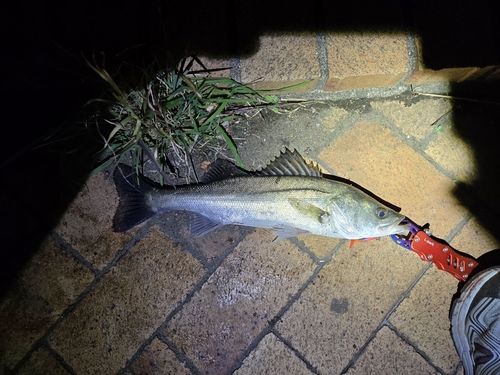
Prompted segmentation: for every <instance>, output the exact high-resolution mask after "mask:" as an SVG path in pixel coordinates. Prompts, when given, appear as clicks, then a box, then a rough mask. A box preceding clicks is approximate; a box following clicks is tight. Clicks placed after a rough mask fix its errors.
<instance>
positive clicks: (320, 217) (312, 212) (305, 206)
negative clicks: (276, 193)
mask: <svg viewBox="0 0 500 375" xmlns="http://www.w3.org/2000/svg"><path fill="white" fill-rule="evenodd" d="M288 202H289V203H290V205H291V206H292V207H293V208H295V209H296V210H297V211H298V212H300V213H301V214H302V215H305V216H307V217H308V218H310V219H311V220H314V221H317V222H318V223H323V222H324V221H325V219H326V218H327V217H328V212H326V211H323V210H322V209H321V208H319V207H317V206H315V205H314V204H311V203H309V202H306V201H304V200H302V199H297V198H289V199H288Z"/></svg>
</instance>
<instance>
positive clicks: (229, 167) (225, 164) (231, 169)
mask: <svg viewBox="0 0 500 375" xmlns="http://www.w3.org/2000/svg"><path fill="white" fill-rule="evenodd" d="M238 176H248V172H246V171H244V170H243V169H240V168H238V167H237V166H236V165H234V164H232V163H231V162H229V161H227V160H223V159H219V160H217V161H216V162H215V163H213V164H212V165H211V166H210V168H208V171H207V172H206V173H205V174H204V175H203V177H202V178H201V179H200V182H201V183H203V184H208V183H210V182H214V181H219V180H224V179H226V178H230V177H238Z"/></svg>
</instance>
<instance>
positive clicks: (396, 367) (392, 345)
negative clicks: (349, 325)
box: [346, 326, 439, 375]
mask: <svg viewBox="0 0 500 375" xmlns="http://www.w3.org/2000/svg"><path fill="white" fill-rule="evenodd" d="M381 357H383V358H384V360H383V361H377V358H381ZM346 374H349V375H352V374H408V375H410V374H429V375H430V374H432V375H437V374H439V372H438V371H436V369H435V368H433V367H431V366H429V364H428V363H427V362H426V360H425V359H424V358H422V356H421V355H419V354H418V353H417V352H416V351H415V349H414V348H412V347H411V346H410V345H408V344H407V343H406V342H404V341H403V340H401V338H400V337H398V336H397V335H396V334H395V333H394V332H393V331H391V330H390V329H389V328H388V327H387V326H386V327H383V328H382V329H381V330H380V331H378V332H377V335H376V336H375V338H374V339H373V341H371V342H370V343H369V344H368V347H367V348H366V349H365V351H364V353H363V354H362V355H361V356H360V358H359V359H358V360H357V361H356V363H355V364H354V365H353V366H352V367H351V368H350V369H349V371H348V372H347V373H346Z"/></svg>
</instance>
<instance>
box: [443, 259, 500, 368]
mask: <svg viewBox="0 0 500 375" xmlns="http://www.w3.org/2000/svg"><path fill="white" fill-rule="evenodd" d="M450 320H451V337H452V338H453V342H454V343H455V347H456V348H457V352H458V355H459V356H460V358H461V359H462V364H463V366H464V371H465V374H466V375H473V374H475V375H486V374H488V375H493V374H497V375H498V374H500V267H492V268H488V269H486V270H484V271H482V272H480V273H478V274H477V275H475V276H474V277H472V278H471V279H470V280H469V281H468V282H467V283H466V284H465V286H464V287H463V289H462V290H461V291H460V297H459V298H458V299H456V300H455V301H454V302H453V305H452V307H451V311H450Z"/></svg>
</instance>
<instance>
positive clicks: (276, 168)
mask: <svg viewBox="0 0 500 375" xmlns="http://www.w3.org/2000/svg"><path fill="white" fill-rule="evenodd" d="M256 174H257V175H259V176H308V177H321V171H320V170H319V168H318V166H317V165H315V164H312V163H310V164H308V163H307V162H306V161H305V160H304V158H303V157H302V156H301V155H300V154H299V153H298V152H297V151H296V150H293V152H291V151H290V150H289V149H285V151H284V152H281V154H280V156H278V157H277V158H276V159H274V160H273V161H272V162H270V163H269V164H268V165H267V166H266V167H265V168H264V169H262V170H261V171H257V172H256Z"/></svg>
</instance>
